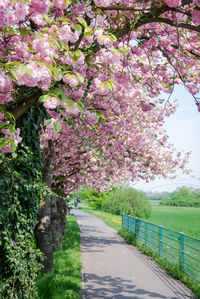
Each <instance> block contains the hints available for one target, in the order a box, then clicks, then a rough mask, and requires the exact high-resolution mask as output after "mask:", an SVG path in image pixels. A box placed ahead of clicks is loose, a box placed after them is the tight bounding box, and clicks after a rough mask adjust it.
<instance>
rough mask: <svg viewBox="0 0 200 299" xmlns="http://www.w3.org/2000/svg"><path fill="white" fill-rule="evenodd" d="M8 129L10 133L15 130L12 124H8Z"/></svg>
mask: <svg viewBox="0 0 200 299" xmlns="http://www.w3.org/2000/svg"><path fill="white" fill-rule="evenodd" d="M8 130H9V131H10V133H11V134H15V132H16V129H15V126H14V125H12V124H10V125H9V126H8Z"/></svg>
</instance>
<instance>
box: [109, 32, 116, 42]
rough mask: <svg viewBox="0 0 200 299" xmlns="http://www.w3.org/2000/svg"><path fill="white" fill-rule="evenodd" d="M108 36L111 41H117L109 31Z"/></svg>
mask: <svg viewBox="0 0 200 299" xmlns="http://www.w3.org/2000/svg"><path fill="white" fill-rule="evenodd" d="M109 38H110V39H111V40H112V41H113V42H116V41H117V38H116V36H115V35H114V34H112V33H110V34H109Z"/></svg>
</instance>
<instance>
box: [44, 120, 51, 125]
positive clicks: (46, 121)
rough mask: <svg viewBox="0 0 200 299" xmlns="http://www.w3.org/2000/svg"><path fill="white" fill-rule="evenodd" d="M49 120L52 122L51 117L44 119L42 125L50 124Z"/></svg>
mask: <svg viewBox="0 0 200 299" xmlns="http://www.w3.org/2000/svg"><path fill="white" fill-rule="evenodd" d="M51 122H52V119H51V118H50V119H47V120H45V121H44V126H47V125H50V124H51Z"/></svg>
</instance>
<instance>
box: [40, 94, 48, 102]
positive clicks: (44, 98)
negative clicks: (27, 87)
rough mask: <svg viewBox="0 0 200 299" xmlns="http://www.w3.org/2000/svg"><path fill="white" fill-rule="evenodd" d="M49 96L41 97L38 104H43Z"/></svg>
mask: <svg viewBox="0 0 200 299" xmlns="http://www.w3.org/2000/svg"><path fill="white" fill-rule="evenodd" d="M48 97H49V95H47V94H46V95H42V96H40V97H39V103H44V102H45V101H46V100H47V99H48Z"/></svg>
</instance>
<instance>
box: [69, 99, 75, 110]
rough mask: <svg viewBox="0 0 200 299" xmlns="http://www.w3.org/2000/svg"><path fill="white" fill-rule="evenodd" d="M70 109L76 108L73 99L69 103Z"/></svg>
mask: <svg viewBox="0 0 200 299" xmlns="http://www.w3.org/2000/svg"><path fill="white" fill-rule="evenodd" d="M69 109H71V110H72V109H74V102H73V101H71V103H70V104H69Z"/></svg>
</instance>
